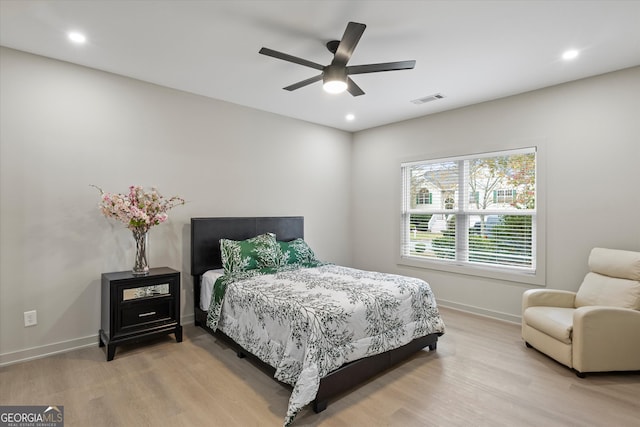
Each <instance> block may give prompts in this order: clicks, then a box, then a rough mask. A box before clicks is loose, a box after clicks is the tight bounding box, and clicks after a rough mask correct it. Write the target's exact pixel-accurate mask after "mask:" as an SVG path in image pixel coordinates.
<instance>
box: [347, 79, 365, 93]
mask: <svg viewBox="0 0 640 427" xmlns="http://www.w3.org/2000/svg"><path fill="white" fill-rule="evenodd" d="M347 92H349V93H350V94H351V95H353V96H360V95H364V91H363V90H362V89H360V86H358V85H357V84H356V82H354V81H353V80H351V77H347Z"/></svg>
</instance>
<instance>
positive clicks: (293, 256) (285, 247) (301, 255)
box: [278, 238, 319, 265]
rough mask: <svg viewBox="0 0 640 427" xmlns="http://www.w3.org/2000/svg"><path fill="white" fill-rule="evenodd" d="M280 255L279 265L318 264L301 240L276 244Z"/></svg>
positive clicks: (307, 246) (309, 249)
mask: <svg viewBox="0 0 640 427" xmlns="http://www.w3.org/2000/svg"><path fill="white" fill-rule="evenodd" d="M278 245H279V246H280V251H281V253H282V261H281V262H280V265H285V264H308V263H315V262H319V261H318V259H317V258H316V254H314V253H313V251H312V250H311V248H310V247H309V245H307V242H305V241H304V240H303V239H299V238H298V239H295V240H292V241H290V242H278Z"/></svg>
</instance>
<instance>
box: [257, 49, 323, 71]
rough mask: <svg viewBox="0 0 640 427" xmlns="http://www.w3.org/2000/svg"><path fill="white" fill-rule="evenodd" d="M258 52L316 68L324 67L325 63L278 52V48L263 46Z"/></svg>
mask: <svg viewBox="0 0 640 427" xmlns="http://www.w3.org/2000/svg"><path fill="white" fill-rule="evenodd" d="M258 53H261V54H263V55H267V56H271V57H273V58H277V59H282V60H283V61H289V62H293V63H294V64H300V65H304V66H305V67H311V68H315V69H316V70H322V69H323V68H324V66H323V65H320V64H316V63H315V62H311V61H307V60H306V59H302V58H298V57H297V56H292V55H289V54H286V53H282V52H278V51H277V50H273V49H269V48H267V47H263V48H262V49H260V51H259V52H258Z"/></svg>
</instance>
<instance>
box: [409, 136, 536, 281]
mask: <svg viewBox="0 0 640 427" xmlns="http://www.w3.org/2000/svg"><path fill="white" fill-rule="evenodd" d="M536 161H537V159H536V149H535V148H526V149H520V150H511V151H503V152H494V153H485V154H481V155H472V156H461V157H454V158H445V159H435V160H425V161H418V162H411V163H403V164H402V165H401V166H402V176H403V204H402V242H401V257H402V259H404V260H411V261H417V262H420V263H422V264H421V265H423V266H424V265H426V266H433V265H454V266H458V267H462V268H472V269H476V268H477V269H491V270H494V271H495V270H498V271H505V272H509V273H516V274H535V272H536V264H537V260H536V254H537V247H536V229H537V221H536V220H537V210H536V194H537V192H536ZM426 188H429V190H428V195H429V203H428V204H427V203H412V202H414V201H415V202H417V201H419V200H424V198H422V199H421V198H420V196H419V195H420V194H422V193H421V191H423V189H426ZM427 218H428V222H427ZM411 265H414V264H411Z"/></svg>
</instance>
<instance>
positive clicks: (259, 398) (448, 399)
mask: <svg viewBox="0 0 640 427" xmlns="http://www.w3.org/2000/svg"><path fill="white" fill-rule="evenodd" d="M441 312H442V316H443V318H444V320H445V323H446V327H447V330H446V333H445V335H444V336H443V337H442V338H441V339H440V341H439V343H438V349H437V350H436V351H435V352H432V353H430V352H428V351H426V350H423V351H422V352H419V353H418V354H416V355H415V356H414V357H412V358H411V359H410V360H408V361H407V362H405V363H403V364H401V365H399V366H398V367H396V368H395V369H393V370H390V371H388V372H386V373H384V374H382V375H380V376H378V377H376V378H375V379H374V380H371V381H369V382H368V383H366V384H365V385H362V386H360V387H359V388H357V389H355V390H353V391H351V392H350V393H347V394H345V395H344V396H342V397H341V398H339V399H337V400H333V401H330V402H329V406H328V408H327V409H326V410H325V411H324V412H322V413H320V414H315V413H314V412H313V411H312V410H311V408H310V407H307V408H305V409H304V410H303V411H302V412H301V413H300V414H298V416H297V418H296V419H295V421H294V423H293V426H340V427H342V426H345V427H347V426H349V427H352V426H398V427H400V426H401V427H411V426H421V427H422V426H465V427H466V426H490V427H498V426H505V427H518V426H545V427H547V426H630V427H631V426H636V427H637V426H640V374H639V373H626V374H595V375H590V376H587V378H585V379H579V378H577V377H576V376H575V375H574V374H573V373H572V372H571V371H570V370H568V369H566V368H565V367H563V366H562V365H559V364H558V363H556V362H554V361H553V360H551V359H549V358H547V357H546V356H544V355H542V354H540V353H538V352H537V351H535V350H533V349H527V348H526V347H525V346H524V343H523V342H522V341H521V339H520V328H519V326H518V325H514V324H510V323H505V322H502V321H498V320H493V319H488V318H484V317H479V316H475V315H472V314H467V313H463V312H459V311H456V310H451V309H446V308H442V309H441ZM288 398H289V390H288V389H287V388H285V387H284V386H282V385H280V384H278V383H277V382H276V381H274V380H273V379H272V378H270V377H268V376H267V375H266V374H265V373H264V372H263V371H262V370H260V369H259V368H257V367H256V365H254V364H252V363H251V362H249V361H248V360H247V359H239V358H237V357H236V355H235V352H234V351H233V350H232V349H230V348H229V347H228V346H227V345H226V344H225V343H224V342H221V341H219V340H217V339H216V338H214V337H212V336H211V335H209V334H207V333H206V332H204V331H202V330H201V329H200V328H196V327H194V326H193V325H191V326H186V327H185V331H184V341H183V342H182V343H180V344H178V343H176V342H175V340H174V339H173V338H172V336H167V337H166V338H160V339H157V340H155V341H150V342H147V344H145V345H140V344H136V345H129V346H122V347H118V350H117V352H116V357H115V359H114V360H113V361H112V362H106V361H105V353H104V349H102V348H98V345H97V342H96V346H95V347H94V348H85V349H81V350H76V351H72V352H68V353H64V354H60V355H55V356H52V357H48V358H44V359H39V360H35V361H30V362H25V363H21V364H16V365H12V366H8V367H4V368H1V369H0V405H17V404H29V405H64V413H65V426H67V427H72V426H109V427H112V426H172V427H173V426H215V427H217V426H221V427H227V426H231V427H233V426H242V427H244V426H280V425H282V421H283V419H284V414H285V412H286V407H287V401H288Z"/></svg>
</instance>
